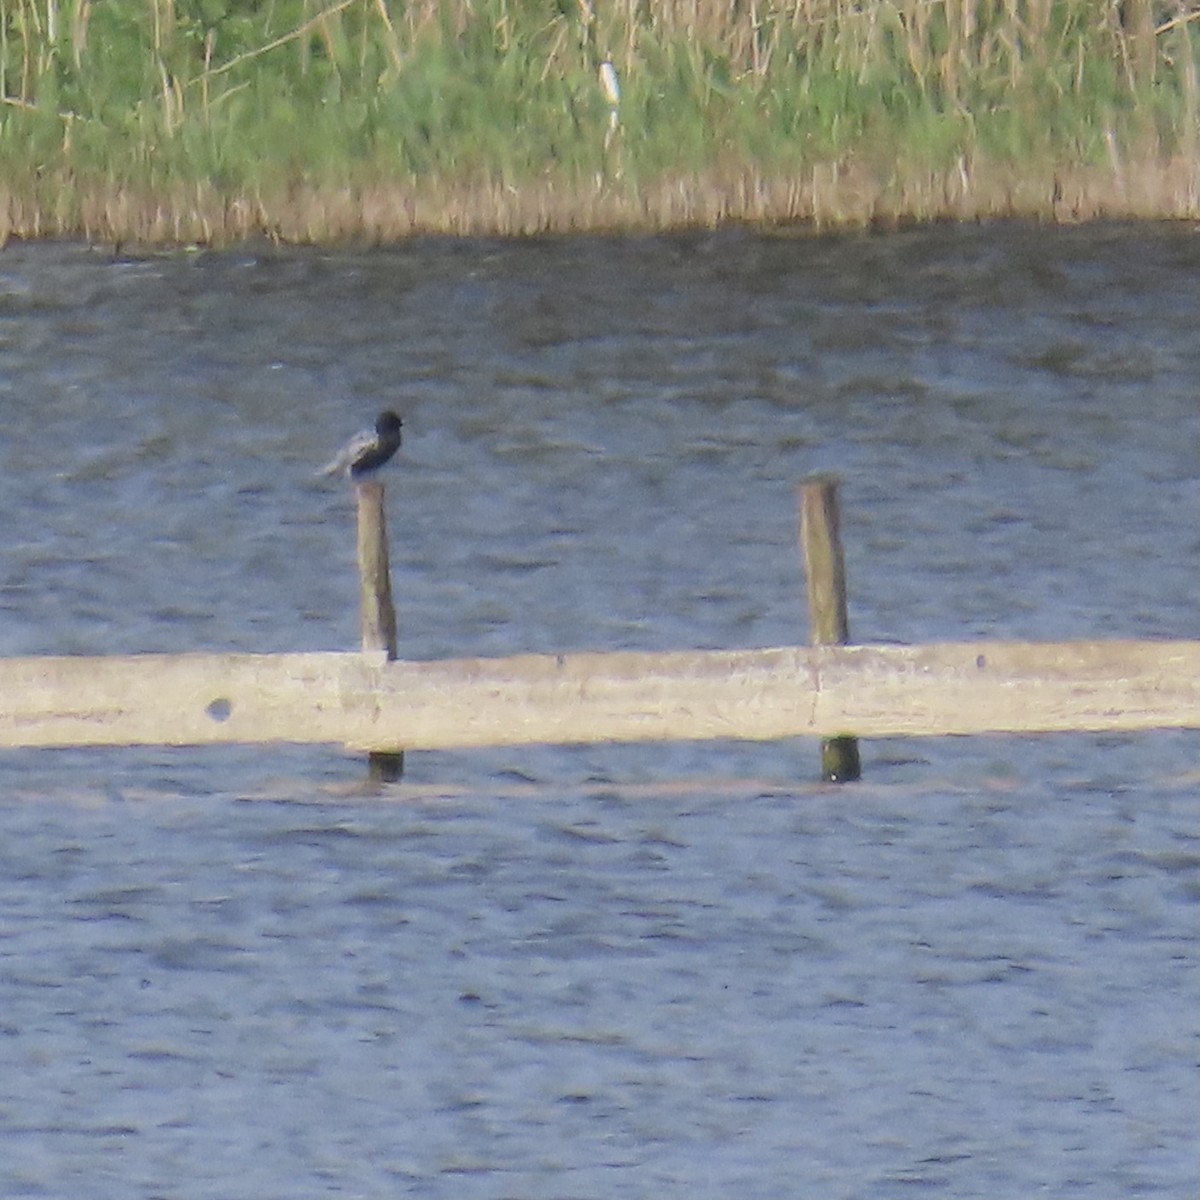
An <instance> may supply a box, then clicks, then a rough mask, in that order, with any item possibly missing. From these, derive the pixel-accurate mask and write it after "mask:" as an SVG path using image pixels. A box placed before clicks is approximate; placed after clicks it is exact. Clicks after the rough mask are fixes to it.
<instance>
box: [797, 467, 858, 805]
mask: <svg viewBox="0 0 1200 1200" xmlns="http://www.w3.org/2000/svg"><path fill="white" fill-rule="evenodd" d="M837 487H838V485H837V480H836V479H835V478H834V477H833V476H832V475H814V476H812V477H811V478H809V479H806V480H805V481H804V482H803V483H802V484H801V485H800V542H801V545H802V546H803V548H804V570H805V574H806V575H807V577H808V618H809V640H810V641H811V642H812V644H813V645H814V646H844V645H846V644H847V643H848V642H849V640H850V619H849V616H848V615H847V612H846V561H845V558H844V556H843V554H842V535H841V522H840V520H839V516H838V497H837ZM861 775H862V763H861V761H860V760H859V755H858V740H857V739H856V738H854V737H850V736H848V735H846V736H842V737H834V738H827V739H825V740H824V741H822V742H821V776H822V778H823V779H825V780H826V781H827V782H829V783H846V782H849V781H851V780H855V779H858V778H859V777H860V776H861Z"/></svg>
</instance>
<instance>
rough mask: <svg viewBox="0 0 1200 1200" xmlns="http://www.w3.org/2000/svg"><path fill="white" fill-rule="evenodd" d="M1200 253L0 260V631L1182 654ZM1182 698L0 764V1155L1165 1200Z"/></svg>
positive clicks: (1189, 603) (987, 240)
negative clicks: (827, 725) (373, 557)
mask: <svg viewBox="0 0 1200 1200" xmlns="http://www.w3.org/2000/svg"><path fill="white" fill-rule="evenodd" d="M1198 284H1200V238H1198V237H1197V235H1196V234H1195V233H1193V232H1192V231H1191V230H1190V229H1185V228H1176V229H1149V228H1148V229H1139V228H1116V227H1113V228H1098V229H1088V230H1074V231H1043V230H1036V229H1028V228H1021V227H1009V228H999V229H987V228H984V229H979V228H975V229H961V230H937V231H933V232H921V233H908V234H897V235H891V236H888V237H879V238H874V237H861V238H849V239H813V240H809V239H798V240H791V239H786V238H757V237H752V236H750V235H747V234H741V233H728V234H720V235H717V236H697V237H692V238H683V239H677V240H644V241H618V240H613V241H605V240H601V239H594V240H577V241H574V240H558V241H546V242H533V243H518V244H501V243H486V242H471V243H462V244H455V243H422V244H419V245H415V246H413V247H410V248H406V249H403V250H399V251H395V252H387V253H381V252H373V253H361V254H358V253H338V254H321V253H315V252H309V253H292V252H275V251H267V252H263V253H255V252H243V253H231V254H222V255H192V256H182V255H181V256H177V257H168V258H161V259H150V260H138V261H126V260H118V259H114V258H113V257H112V256H111V255H110V254H106V253H103V252H99V251H88V250H86V249H83V248H80V247H75V246H31V247H21V246H13V247H9V248H8V249H7V250H5V251H4V252H3V253H0V414H2V416H3V435H2V436H0V455H2V458H0V510H2V511H3V512H4V514H5V518H6V519H5V531H6V532H5V539H4V554H3V570H2V571H0V654H4V655H17V654H56V653H71V654H76V653H78V654H100V653H116V652H132V651H142V650H147V651H148V650H166V651H172V650H181V649H238V650H304V649H340V648H349V647H353V646H354V645H355V643H356V626H357V616H356V610H355V606H356V602H357V597H356V584H355V579H354V571H353V554H354V547H353V532H352V525H353V513H352V505H351V499H350V497H349V495H348V492H347V489H346V488H345V487H343V486H338V485H332V486H331V485H330V484H329V483H327V482H322V481H318V480H315V479H314V478H313V477H312V470H313V468H314V467H315V466H317V465H319V464H320V462H322V461H323V459H324V458H325V457H326V456H327V454H328V452H329V451H330V450H331V449H332V448H334V447H336V445H337V444H338V443H339V442H340V440H341V439H343V438H344V437H345V436H346V435H347V434H348V433H349V432H351V431H352V430H353V429H354V428H355V427H357V426H358V425H360V424H362V423H363V422H364V420H367V419H369V418H370V417H371V416H372V415H373V414H374V412H375V411H376V410H377V409H378V408H380V407H382V406H383V405H384V404H388V405H392V404H394V406H395V407H398V408H399V409H401V411H403V412H404V413H405V416H406V431H407V433H408V437H409V441H408V444H407V445H406V447H405V450H404V451H403V452H402V460H401V461H400V463H399V464H398V467H397V469H395V470H394V471H393V472H392V473H391V474H390V476H389V480H388V488H389V502H390V516H391V521H392V533H393V546H394V556H395V562H394V575H395V587H396V593H397V598H398V602H399V608H400V614H401V626H402V634H401V641H402V647H403V649H402V652H403V653H405V654H406V655H409V656H412V657H420V658H424V657H441V656H446V655H458V654H504V653H510V652H514V651H520V650H539V651H541V650H561V649H583V648H623V647H631V648H646V649H665V648H676V647H684V646H706V647H707V646H712V647H716V646H754V645H772V644H782V643H787V642H792V641H797V640H803V639H804V637H805V615H804V608H803V588H802V580H801V578H800V572H799V568H798V563H797V553H796V549H795V504H794V495H793V489H794V485H795V483H796V481H797V480H798V479H799V478H801V477H802V476H804V475H805V474H808V473H810V472H812V471H814V470H833V471H836V472H837V473H838V474H839V475H841V476H842V478H843V481H844V489H843V505H844V534H845V537H846V542H847V554H848V559H849V562H848V568H849V576H850V586H851V596H852V611H851V620H852V627H853V632H854V634H855V636H856V637H857V638H858V639H860V640H864V641H866V640H896V641H921V640H932V639H939V640H953V639H961V638H974V637H1005V638H1007V637H1019V638H1068V637H1097V636H1104V637H1108V636H1114V637H1115V636H1132V637H1196V636H1200V617H1198V612H1200V610H1198V608H1197V586H1196V584H1197V562H1198V561H1200V522H1198V521H1197V517H1198V516H1200V334H1198V333H1197V330H1198V329H1200V286H1198ZM1198 753H1200V737H1197V736H1196V735H1193V734H1179V733H1163V734H1153V735H1146V736H1141V737H1091V736H1078V737H1054V738H1038V739H958V740H951V739H941V740H935V741H929V742H920V743H916V742H899V741H895V742H876V743H868V744H866V745H865V746H864V763H865V769H866V772H867V779H866V781H865V782H864V784H863V785H861V786H858V787H854V788H847V789H842V790H836V789H827V788H823V787H820V786H816V785H814V784H812V783H811V782H808V781H809V780H810V779H811V777H812V774H813V771H814V766H815V747H814V746H812V745H811V744H809V743H796V744H779V745H766V746H759V745H754V746H741V745H730V744H717V745H695V746H691V745H689V746H652V747H636V748H631V747H592V748H587V749H575V748H547V749H541V750H520V751H512V750H506V751H494V752H491V751H489V752H479V753H474V754H464V755H440V754H439V755H434V754H428V755H422V754H413V755H410V761H409V774H408V779H407V781H406V782H405V783H404V784H403V785H401V786H399V787H397V788H396V789H394V790H392V791H390V792H389V793H388V794H386V795H385V796H382V797H362V796H358V797H355V796H347V795H345V794H343V793H342V792H341V791H340V790H339V786H338V785H340V784H342V783H345V782H347V781H350V780H353V779H354V778H355V776H356V774H357V773H358V771H359V766H358V764H356V763H355V762H354V761H353V760H350V759H347V758H346V757H345V756H344V755H342V754H341V753H340V752H338V751H336V750H334V749H327V748H301V749H297V748H266V749H254V750H246V749H236V750H205V751H197V750H138V751H123V752H111V753H96V752H92V751H89V752H86V753H85V752H79V751H63V752H53V753H50V752H46V753H36V754H35V753H26V752H21V753H6V754H3V755H0V1141H2V1144H3V1147H4V1151H3V1153H2V1154H0V1195H6V1196H8V1195H11V1196H62V1195H71V1196H77V1197H113V1198H117V1197H121V1198H124V1197H128V1196H131V1195H137V1196H158V1195H163V1196H166V1195H171V1196H185V1197H189V1198H190V1197H214V1198H217V1197H229V1196H242V1195H249V1194H253V1195H259V1196H280V1197H283V1196H287V1197H297V1196H300V1197H303V1196H315V1195H346V1196H362V1197H375V1196H380V1197H383V1196H394V1195H415V1196H431V1197H463V1196H466V1197H598V1198H599V1197H616V1196H620V1197H625V1196H628V1197H641V1196H646V1195H656V1196H687V1197H689V1198H693V1197H727V1196H737V1197H739V1198H740V1197H758V1196H761V1197H774V1196H780V1195H820V1196H829V1197H842V1196H844V1197H893V1196H900V1195H904V1196H911V1195H939V1196H941V1195H944V1196H947V1197H962V1196H988V1197H1018V1196H1020V1197H1026V1196H1029V1195H1031V1194H1038V1193H1040V1194H1047V1195H1053V1196H1056V1197H1073V1196H1092V1195H1095V1196H1105V1197H1107V1196H1112V1195H1130V1194H1144V1195H1151V1196H1156V1197H1159V1196H1161V1197H1178V1198H1180V1200H1183V1198H1185V1197H1186V1198H1187V1200H1191V1198H1192V1197H1194V1195H1195V1190H1196V1180H1197V1177H1198V1176H1200V1133H1198V1132H1197V1127H1196V1121H1195V1116H1196V1112H1197V1104H1198V1101H1200V1084H1198V1083H1197V1079H1198V1075H1197V1070H1196V1068H1197V1065H1198V1059H1200V1023H1198V1021H1197V1016H1196V1014H1197V1011H1198V1008H1197V1002H1198V1001H1200V972H1198V960H1200V952H1198V946H1197V940H1198V939H1197V933H1198V930H1197V921H1196V902H1197V900H1198V899H1200V822H1198V820H1197V811H1198V805H1197V793H1198V792H1200V766H1198V765H1197V758H1198Z"/></svg>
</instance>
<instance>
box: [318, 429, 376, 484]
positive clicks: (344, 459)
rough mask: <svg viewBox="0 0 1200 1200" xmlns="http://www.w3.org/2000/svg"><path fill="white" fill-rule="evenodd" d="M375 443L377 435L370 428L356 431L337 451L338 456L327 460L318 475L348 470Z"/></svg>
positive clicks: (335, 473)
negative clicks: (359, 431) (360, 431)
mask: <svg viewBox="0 0 1200 1200" xmlns="http://www.w3.org/2000/svg"><path fill="white" fill-rule="evenodd" d="M374 444H375V435H374V434H373V433H372V432H371V431H370V430H369V429H364V430H363V431H362V433H356V434H355V435H354V436H353V437H352V438H351V439H350V440H349V441H348V442H347V443H346V444H345V445H344V446H343V447H342V448H341V449H340V450H339V451H338V453H337V457H336V458H334V459H331V460H330V461H329V462H327V463H326V464H325V465H324V466H323V467H322V468H321V469H320V471H318V472H317V474H318V475H338V474H340V473H341V472H342V471H345V470H348V469H349V467H350V464H351V463H353V462H354V460H355V459H356V458H357V457H358V456H359V455H360V454H362V452H363V451H364V450H367V449H369V448H370V447H371V446H373V445H374Z"/></svg>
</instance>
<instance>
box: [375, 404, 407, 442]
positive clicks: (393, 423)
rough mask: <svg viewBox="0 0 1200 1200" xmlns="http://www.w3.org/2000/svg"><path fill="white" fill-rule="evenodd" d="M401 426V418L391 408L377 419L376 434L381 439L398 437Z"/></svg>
mask: <svg viewBox="0 0 1200 1200" xmlns="http://www.w3.org/2000/svg"><path fill="white" fill-rule="evenodd" d="M401 424H402V422H401V420H400V418H399V417H398V416H396V414H395V413H394V412H392V410H391V409H390V408H389V409H388V410H387V411H386V412H381V413H380V414H379V416H378V417H377V418H376V419H375V432H376V433H377V434H379V436H380V437H386V438H393V437H398V436H399V434H400V426H401Z"/></svg>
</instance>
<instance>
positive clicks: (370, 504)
mask: <svg viewBox="0 0 1200 1200" xmlns="http://www.w3.org/2000/svg"><path fill="white" fill-rule="evenodd" d="M354 492H355V496H356V497H357V500H358V580H359V589H360V593H361V596H362V648H363V649H364V650H383V651H384V652H385V653H386V654H387V656H388V659H389V660H390V659H394V658H395V657H396V608H395V605H394V604H393V603H392V577H391V571H390V569H389V567H388V540H387V517H386V515H385V513H384V505H383V484H382V483H380V482H379V481H378V480H373V479H372V480H366V481H362V482H358V483H356V484H355V485H354ZM403 774H404V752H403V751H402V750H395V751H372V753H371V755H370V757H369V758H368V760H367V775H368V778H369V779H371V780H372V781H374V782H378V783H394V782H395V781H396V780H397V779H399V778H400V777H401V776H402V775H403Z"/></svg>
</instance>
